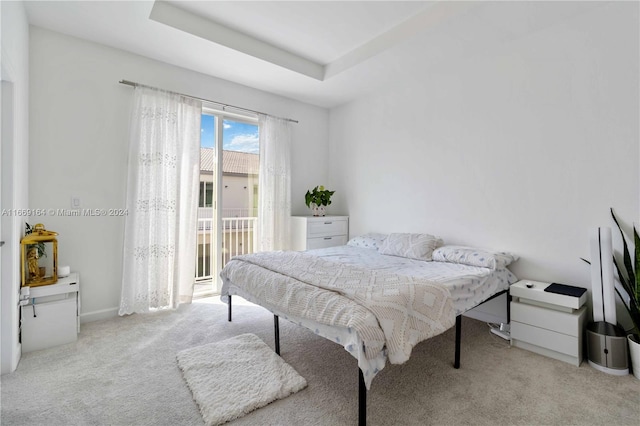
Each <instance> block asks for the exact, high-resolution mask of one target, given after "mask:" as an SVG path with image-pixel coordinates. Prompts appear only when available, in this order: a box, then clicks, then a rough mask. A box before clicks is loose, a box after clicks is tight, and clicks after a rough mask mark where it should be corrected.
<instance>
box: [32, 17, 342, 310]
mask: <svg viewBox="0 0 640 426" xmlns="http://www.w3.org/2000/svg"><path fill="white" fill-rule="evenodd" d="M30 41H31V44H30V58H31V71H32V72H31V103H30V114H31V152H30V170H31V172H30V188H29V189H30V193H29V205H30V207H31V208H43V209H49V208H53V209H57V208H70V197H71V196H77V197H79V198H80V199H81V203H82V208H105V209H109V208H122V207H124V205H125V189H126V175H127V152H128V148H127V147H128V121H129V110H130V103H131V100H132V96H133V91H132V88H131V87H129V86H125V85H122V84H119V83H118V81H119V80H121V79H125V80H131V81H136V82H139V83H144V84H148V85H151V86H156V87H160V88H164V89H167V90H173V91H177V92H182V93H186V94H191V95H195V96H198V97H202V98H207V99H212V100H216V101H221V102H227V103H230V104H233V105H238V106H242V107H245V108H249V109H254V110H258V111H264V112H267V113H269V114H273V115H277V116H282V117H291V118H294V119H296V120H299V121H300V123H299V124H297V125H294V126H293V131H294V134H293V141H294V147H293V153H292V163H293V164H292V174H293V182H292V188H293V189H292V191H293V197H294V207H293V212H294V214H295V213H296V212H303V211H305V209H306V207H305V206H304V202H303V199H304V193H305V192H306V190H307V188H309V187H311V186H312V185H315V182H318V181H325V180H326V179H327V170H328V167H327V157H328V148H327V141H328V128H329V125H328V119H329V114H328V111H327V110H325V109H322V108H317V107H313V106H309V105H306V104H302V103H299V102H295V101H292V100H289V99H286V98H282V97H279V96H275V95H271V94H268V93H265V92H261V91H258V90H254V89H251V88H248V87H245V86H240V85H237V84H233V83H230V82H227V81H224V80H220V79H216V78H212V77H208V76H205V75H202V74H198V73H195V72H192V71H187V70H185V69H182V68H178V67H175V66H171V65H167V64H164V63H161V62H158V61H154V60H151V59H147V58H144V57H141V56H138V55H134V54H130V53H127V52H124V51H120V50H116V49H112V48H109V47H106V46H103V45H99V44H95V43H92V42H88V41H84V40H80V39H76V38H72V37H69V36H65V35H62V34H59V33H54V32H51V31H48V30H44V29H41V28H37V27H31V39H30ZM32 220H35V218H34V219H32ZM42 222H43V223H44V224H45V225H46V227H47V228H48V229H51V230H54V231H57V232H59V233H60V236H59V238H58V246H59V263H60V264H63V265H70V266H71V268H72V269H73V270H75V271H78V272H80V274H81V293H82V314H83V317H82V318H83V320H85V321H86V320H90V319H97V318H100V317H105V316H111V315H115V312H116V308H117V306H118V304H119V300H120V286H121V274H122V241H123V231H124V219H123V218H117V217H44V218H42Z"/></svg>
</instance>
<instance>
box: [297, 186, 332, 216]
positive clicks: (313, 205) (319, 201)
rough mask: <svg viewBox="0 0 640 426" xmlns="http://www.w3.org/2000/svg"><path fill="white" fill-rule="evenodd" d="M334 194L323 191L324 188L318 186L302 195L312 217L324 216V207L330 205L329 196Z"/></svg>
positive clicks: (326, 190)
mask: <svg viewBox="0 0 640 426" xmlns="http://www.w3.org/2000/svg"><path fill="white" fill-rule="evenodd" d="M335 192H336V191H329V190H328V189H324V186H322V185H319V186H316V187H315V188H313V189H312V190H311V191H307V193H306V194H305V195H304V202H305V204H306V205H307V207H309V208H310V209H311V211H312V212H313V215H314V216H324V215H325V214H326V206H328V205H329V204H331V196H332V195H333V194H335Z"/></svg>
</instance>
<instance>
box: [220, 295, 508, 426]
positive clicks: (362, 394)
mask: <svg viewBox="0 0 640 426" xmlns="http://www.w3.org/2000/svg"><path fill="white" fill-rule="evenodd" d="M505 293H507V322H511V303H510V302H511V295H510V294H509V290H508V289H507V290H502V291H501V292H499V293H496V294H494V295H493V296H491V297H490V298H488V299H487V300H485V301H483V302H482V303H479V304H478V305H476V306H474V307H478V306H480V305H483V304H485V303H487V302H488V301H490V300H493V299H495V298H496V297H500V296H502V295H503V294H505ZM227 320H228V322H231V295H229V307H228V318H227ZM273 332H274V333H273V334H274V340H275V342H274V343H275V344H274V346H275V352H276V353H277V354H278V355H280V318H279V317H278V315H275V314H274V315H273ZM461 340H462V314H460V315H458V316H457V317H456V345H455V355H454V361H453V368H460V342H461ZM366 424H367V387H366V385H365V383H364V375H363V374H362V370H361V369H360V368H358V426H366Z"/></svg>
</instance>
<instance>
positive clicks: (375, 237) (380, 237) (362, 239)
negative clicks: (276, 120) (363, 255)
mask: <svg viewBox="0 0 640 426" xmlns="http://www.w3.org/2000/svg"><path fill="white" fill-rule="evenodd" d="M385 238H387V234H376V233H369V234H364V235H360V236H359V237H354V238H352V239H350V240H349V242H348V243H347V245H348V246H353V247H362V248H368V249H374V250H378V249H379V248H380V246H381V245H382V242H383V241H384V240H385Z"/></svg>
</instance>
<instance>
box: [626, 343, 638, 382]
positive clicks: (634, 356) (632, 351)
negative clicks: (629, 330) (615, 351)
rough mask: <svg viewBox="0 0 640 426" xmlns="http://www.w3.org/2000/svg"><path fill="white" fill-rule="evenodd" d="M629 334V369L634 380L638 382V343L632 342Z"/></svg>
mask: <svg viewBox="0 0 640 426" xmlns="http://www.w3.org/2000/svg"><path fill="white" fill-rule="evenodd" d="M631 336H632V335H631V334H629V335H628V336H627V340H628V341H629V355H631V368H632V369H633V375H634V376H635V377H636V379H638V380H640V343H637V342H634V341H633V339H632V338H631Z"/></svg>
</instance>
